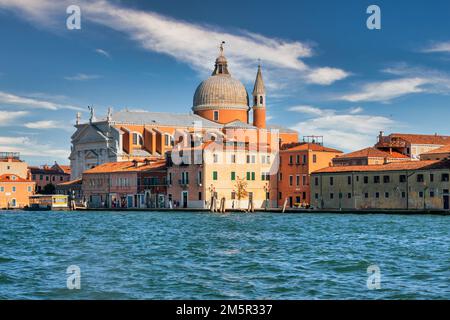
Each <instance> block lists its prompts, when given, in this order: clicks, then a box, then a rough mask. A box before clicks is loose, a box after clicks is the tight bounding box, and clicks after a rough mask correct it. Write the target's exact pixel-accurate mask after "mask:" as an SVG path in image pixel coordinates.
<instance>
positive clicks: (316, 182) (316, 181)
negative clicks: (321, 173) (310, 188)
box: [314, 177, 319, 186]
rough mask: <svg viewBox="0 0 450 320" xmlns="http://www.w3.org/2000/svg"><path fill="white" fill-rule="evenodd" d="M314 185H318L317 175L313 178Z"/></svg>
mask: <svg viewBox="0 0 450 320" xmlns="http://www.w3.org/2000/svg"><path fill="white" fill-rule="evenodd" d="M314 185H315V186H318V185H319V178H318V177H315V178H314Z"/></svg>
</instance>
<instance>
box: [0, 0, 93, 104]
mask: <svg viewBox="0 0 450 320" xmlns="http://www.w3.org/2000/svg"><path fill="white" fill-rule="evenodd" d="M0 1H1V0H0ZM0 104H7V105H15V106H22V107H28V108H36V109H47V110H59V109H70V110H78V111H84V109H82V108H80V107H77V106H72V105H65V104H59V103H56V102H52V101H48V100H42V99H35V98H28V97H24V96H18V95H15V94H12V93H8V92H4V91H0Z"/></svg>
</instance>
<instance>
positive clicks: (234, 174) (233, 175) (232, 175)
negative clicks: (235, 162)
mask: <svg viewBox="0 0 450 320" xmlns="http://www.w3.org/2000/svg"><path fill="white" fill-rule="evenodd" d="M231 180H236V172H234V171H232V172H231Z"/></svg>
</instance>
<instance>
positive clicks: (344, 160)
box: [332, 147, 411, 166]
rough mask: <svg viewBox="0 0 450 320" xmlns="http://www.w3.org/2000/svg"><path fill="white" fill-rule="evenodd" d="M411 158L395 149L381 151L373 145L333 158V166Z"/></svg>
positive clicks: (368, 163)
mask: <svg viewBox="0 0 450 320" xmlns="http://www.w3.org/2000/svg"><path fill="white" fill-rule="evenodd" d="M408 160H411V158H410V157H408V156H407V155H404V154H402V153H399V152H396V151H390V152H387V151H382V150H379V149H377V148H374V147H369V148H365V149H362V150H358V151H354V152H351V153H346V154H343V155H339V156H338V157H336V158H334V159H333V161H332V162H333V163H332V165H333V166H370V165H373V164H384V163H389V162H400V161H408Z"/></svg>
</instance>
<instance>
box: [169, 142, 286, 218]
mask: <svg viewBox="0 0 450 320" xmlns="http://www.w3.org/2000/svg"><path fill="white" fill-rule="evenodd" d="M224 146H225V148H224ZM182 152H183V156H182V159H181V160H183V161H182V162H179V163H176V164H175V163H174V161H173V157H174V153H172V157H171V159H170V161H169V164H168V169H167V174H168V176H167V181H168V185H169V187H168V190H167V193H168V199H169V201H170V202H171V204H172V205H173V206H174V207H180V208H199V209H200V208H201V209H208V208H211V206H212V205H214V202H216V204H217V206H219V204H220V202H221V201H222V199H223V201H224V207H225V209H236V210H237V209H242V210H247V209H249V208H250V210H252V209H265V208H273V207H276V205H277V202H276V174H277V171H278V159H277V157H278V154H277V153H272V152H271V151H270V149H268V148H267V149H265V150H258V149H253V150H252V148H251V147H249V146H248V145H246V144H244V143H240V142H232V143H225V144H218V143H215V142H209V143H205V144H203V145H201V146H199V147H196V148H191V149H183V151H182Z"/></svg>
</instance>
